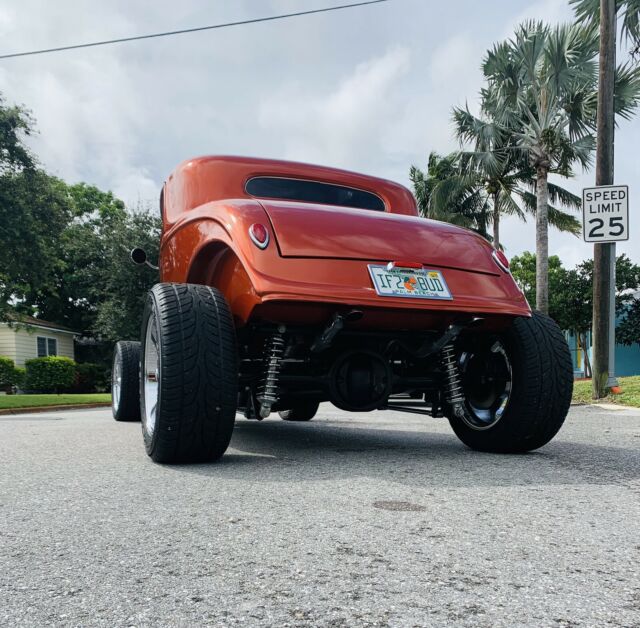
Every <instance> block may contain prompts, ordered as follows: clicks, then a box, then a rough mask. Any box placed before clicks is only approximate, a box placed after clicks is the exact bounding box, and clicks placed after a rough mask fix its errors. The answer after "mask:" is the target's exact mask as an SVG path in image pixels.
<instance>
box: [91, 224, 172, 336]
mask: <svg viewBox="0 0 640 628" xmlns="http://www.w3.org/2000/svg"><path fill="white" fill-rule="evenodd" d="M160 229H161V220H160V217H159V216H158V215H157V214H154V213H150V212H148V211H137V212H135V213H130V214H127V216H126V219H125V220H124V221H123V222H121V223H119V224H118V228H117V229H116V230H115V231H114V232H113V233H112V234H111V238H110V241H109V247H108V250H107V252H106V261H107V267H106V268H107V272H106V274H105V275H104V276H103V298H102V300H101V301H100V303H99V305H98V315H97V317H96V322H95V331H96V332H97V333H98V334H99V335H100V337H101V338H102V339H104V340H108V341H116V340H120V339H131V340H137V339H138V338H139V337H140V328H141V325H142V310H143V309H144V302H145V298H146V294H147V292H148V291H149V289H150V288H151V287H152V286H153V284H155V283H157V281H158V272H157V271H155V270H153V269H151V268H149V267H147V266H142V267H140V266H135V265H134V264H132V263H131V261H130V259H129V252H130V250H131V249H132V248H134V247H136V246H140V247H142V248H143V249H144V250H145V251H146V252H147V254H148V256H149V259H150V260H157V259H158V256H159V247H160Z"/></svg>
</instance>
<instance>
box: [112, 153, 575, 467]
mask: <svg viewBox="0 0 640 628" xmlns="http://www.w3.org/2000/svg"><path fill="white" fill-rule="evenodd" d="M160 211H161V213H162V221H163V232H162V240H161V246H160V260H159V270H160V281H161V283H158V284H157V285H155V286H154V287H153V289H152V290H151V291H150V292H149V294H148V297H147V301H146V307H145V311H144V315H143V321H142V337H141V342H131V341H121V342H119V343H117V345H116V349H115V354H114V362H113V414H114V417H115V419H116V420H120V421H126V420H140V419H142V430H143V436H144V442H145V446H146V450H147V453H148V454H149V456H151V458H152V459H153V460H155V461H158V462H189V461H206V460H215V459H217V458H219V457H220V456H221V455H222V454H223V453H224V451H225V450H226V448H227V446H228V445H229V441H230V438H231V433H232V430H233V426H234V421H235V416H236V413H237V412H241V413H243V414H244V416H245V417H246V418H247V419H257V420H261V419H264V418H266V417H268V416H269V414H270V413H271V412H278V413H279V415H280V416H281V417H282V418H283V419H285V420H287V421H308V420H310V419H311V418H313V416H314V415H315V413H316V412H317V410H318V405H319V404H320V403H321V402H324V401H331V402H332V403H333V404H334V405H335V406H337V407H338V408H340V409H342V410H345V411H352V412H368V411H370V410H376V409H393V410H396V411H405V412H412V413H420V414H430V415H433V416H445V417H447V418H448V420H449V421H450V423H451V426H452V428H453V430H454V432H455V433H456V434H457V435H458V437H459V438H460V439H461V440H462V441H463V442H464V443H466V444H467V445H468V446H469V447H471V448H474V449H478V450H483V451H492V452H523V451H528V450H531V449H535V448H537V447H540V446H542V445H544V444H545V443H547V442H548V441H549V440H551V438H553V436H554V435H555V434H556V433H557V431H558V430H559V429H560V427H561V425H562V423H563V421H564V419H565V416H566V414H567V411H568V408H569V402H570V398H571V391H572V382H573V378H572V364H571V359H570V354H569V350H568V347H567V344H566V342H565V340H564V337H563V334H562V333H561V331H560V329H559V328H558V327H557V325H556V324H555V323H554V322H553V321H552V320H551V319H550V318H548V317H547V316H544V315H542V314H540V313H537V312H532V311H531V310H530V308H529V305H528V304H527V301H526V299H525V297H524V296H523V294H522V292H521V291H520V289H519V288H518V286H517V285H516V283H515V281H514V280H513V278H512V276H511V274H510V272H509V262H508V260H507V258H506V257H505V256H504V254H503V253H502V252H501V251H496V250H494V249H493V248H492V246H491V245H490V244H489V243H488V242H487V241H486V240H484V239H483V238H482V237H480V236H479V235H477V234H475V233H473V232H471V231H468V230H465V229H461V228H458V227H455V226H452V225H449V224H444V223H440V222H436V221H433V220H427V219H424V218H421V217H419V216H418V212H417V209H416V203H415V200H414V198H413V196H412V195H411V193H410V192H409V191H408V190H407V189H406V188H404V187H403V186H401V185H398V184H396V183H392V182H390V181H385V180H382V179H377V178H374V177H369V176H364V175H361V174H356V173H353V172H346V171H343V170H337V169H334V168H325V167H320V166H311V165H305V164H298V163H290V162H284V161H273V160H262V159H250V158H240V157H201V158H198V159H192V160H189V161H186V162H184V163H182V164H181V165H180V166H178V168H177V169H176V170H175V172H174V173H173V174H172V175H171V176H170V177H169V179H168V180H167V182H166V183H165V185H164V188H163V190H162V195H161V201H160ZM132 258H133V259H134V261H136V262H138V263H144V262H146V254H145V253H144V251H142V250H140V249H136V250H134V251H133V252H132ZM147 263H148V262H147Z"/></svg>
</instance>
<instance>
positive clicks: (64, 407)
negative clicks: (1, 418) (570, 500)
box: [0, 401, 111, 415]
mask: <svg viewBox="0 0 640 628" xmlns="http://www.w3.org/2000/svg"><path fill="white" fill-rule="evenodd" d="M110 405H111V402H107V401H103V402H100V403H76V404H66V405H62V406H35V407H32V408H5V409H3V410H0V415H3V414H33V413H36V412H49V411H50V410H82V409H85V408H106V407H108V406H110Z"/></svg>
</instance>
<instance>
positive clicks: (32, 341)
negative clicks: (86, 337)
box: [0, 328, 75, 366]
mask: <svg viewBox="0 0 640 628" xmlns="http://www.w3.org/2000/svg"><path fill="white" fill-rule="evenodd" d="M4 331H5V329H2V331H0V334H2V332H4ZM6 331H8V332H9V333H10V334H13V342H14V349H13V351H12V353H8V354H3V353H2V352H1V351H0V355H8V356H9V357H10V358H13V360H14V361H15V363H16V366H24V363H25V361H26V360H31V359H32V358H37V357H38V341H37V340H36V338H37V337H38V336H43V337H45V338H55V339H56V340H57V341H58V355H60V356H66V357H68V358H71V359H75V355H74V351H73V335H72V334H66V333H61V332H57V331H56V330H55V329H39V328H31V329H29V330H26V329H24V328H18V329H7V330H6ZM0 337H2V336H0ZM0 342H1V341H0Z"/></svg>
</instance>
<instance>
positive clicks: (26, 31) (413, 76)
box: [0, 0, 640, 267]
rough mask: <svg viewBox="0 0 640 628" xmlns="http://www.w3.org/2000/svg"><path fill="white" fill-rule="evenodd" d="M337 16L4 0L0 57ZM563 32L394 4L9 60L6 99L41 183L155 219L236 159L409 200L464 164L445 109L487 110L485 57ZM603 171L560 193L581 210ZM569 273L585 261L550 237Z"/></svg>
mask: <svg viewBox="0 0 640 628" xmlns="http://www.w3.org/2000/svg"><path fill="white" fill-rule="evenodd" d="M336 4H343V2H340V1H338V0H335V1H334V2H330V1H328V0H233V1H232V0H181V1H180V2H175V1H171V2H169V1H167V0H153V1H152V0H137V1H136V2H131V1H130V0H110V2H99V1H98V0H93V1H91V0H84V1H82V2H78V1H77V0H56V2H51V1H49V0H21V1H20V2H17V1H15V0H11V1H9V0H2V1H1V2H0V53H8V52H18V51H22V50H29V49H38V48H46V47H53V46H57V45H67V44H74V43H82V42H85V41H94V40H102V39H108V38H113V37H126V36H130V35H138V34H145V33H152V32H157V31H165V30H174V29H180V28H190V27H195V26H202V25H207V24H215V23H219V22H228V21H236V20H242V19H249V18H255V17H262V16H268V15H274V14H277V13H286V12H292V11H300V10H307V9H312V8H319V7H327V6H332V5H336ZM529 18H533V19H544V20H545V21H547V22H549V23H555V22H562V21H570V20H571V19H572V13H571V10H570V8H569V6H568V0H538V1H531V0H491V1H489V0H486V1H485V2H478V1H477V0H456V1H455V2H445V3H441V2H435V0H391V1H389V2H387V3H384V4H379V5H372V6H368V7H360V8H355V9H347V10H344V11H335V12H330V13H324V14H320V15H313V16H305V17H300V18H294V19H290V20H282V21H278V22H268V23H262V24H253V25H246V26H240V27H236V28H228V29H224V30H215V31H205V32H201V33H194V34H189V35H179V36H175V37H169V38H162V39H154V40H147V41H139V42H131V43H123V44H117V45H114V46H107V47H103V48H92V49H82V50H76V51H68V52H61V53H55V54H50V55H40V56H33V57H25V58H17V59H5V60H0V92H2V93H3V94H4V97H5V98H6V100H7V101H8V102H9V103H19V104H23V105H24V106H25V107H27V108H28V109H29V110H31V112H32V114H33V116H34V118H35V119H36V120H37V128H38V134H37V136H35V137H34V138H33V140H31V144H32V146H33V149H34V151H35V152H36V154H37V155H38V156H39V158H40V160H41V162H42V164H43V165H44V167H45V168H46V169H47V170H48V171H49V172H51V173H53V174H55V175H58V176H60V177H62V178H64V179H65V180H67V181H69V182H77V181H86V182H88V183H90V184H93V185H97V186H98V187H100V188H102V189H110V190H112V191H113V192H114V193H115V194H116V195H117V196H119V197H120V198H122V199H123V200H124V201H125V202H126V203H127V204H128V205H129V206H131V207H136V206H138V205H139V204H142V205H152V206H156V205H157V199H158V196H159V192H160V188H161V186H162V182H163V181H164V180H165V179H166V177H167V176H168V175H169V173H170V172H171V171H172V170H173V168H174V167H175V166H176V165H177V164H178V163H180V162H181V161H183V160H184V159H187V158H190V157H195V156H198V155H204V154H236V155H251V156H257V157H272V158H279V159H292V160H296V161H305V162H311V163H319V164H323V165H328V166H337V167H341V168H347V169H349V170H355V171H359V172H364V173H366V174H371V175H376V176H382V177H385V178H388V179H392V180H395V181H398V182H400V183H403V184H405V185H407V186H409V178H408V172H409V167H410V166H411V165H412V164H415V165H417V166H419V167H422V168H426V162H427V157H428V154H429V152H430V151H437V152H439V153H447V152H449V151H452V150H455V149H456V148H458V143H457V141H456V140H455V137H454V134H453V126H452V122H451V108H452V107H453V106H464V105H465V104H466V103H468V105H469V107H470V108H471V109H475V108H476V107H477V94H478V91H479V89H480V87H481V86H482V76H481V71H480V64H481V60H482V57H483V55H484V53H485V52H486V50H487V49H488V48H489V47H490V46H491V45H492V44H493V43H494V42H496V41H500V40H502V39H505V38H507V37H509V36H510V35H511V34H512V33H513V30H514V28H515V26H516V25H518V24H519V23H520V22H522V21H523V20H525V19H529ZM639 141H640V116H639V117H638V118H636V119H634V120H633V121H631V122H625V121H622V122H621V123H620V126H619V128H618V130H617V135H616V155H615V160H616V183H626V184H628V185H629V186H630V199H631V204H630V213H631V218H630V233H631V237H630V240H629V242H624V243H618V245H617V247H618V252H619V253H620V252H625V253H627V254H628V255H629V256H630V257H631V258H632V259H633V260H634V261H635V262H637V263H640V220H636V219H635V218H634V217H635V214H636V209H635V208H636V205H637V204H638V201H636V200H635V199H636V198H637V196H636V195H637V194H640V190H639V191H638V192H636V190H638V188H637V187H636V185H635V183H636V181H637V180H638V178H639V176H640V161H639V160H638V159H637V144H638V142H639ZM593 184H594V174H593V171H591V172H587V173H582V174H580V175H579V176H577V177H576V178H574V179H573V180H571V181H568V182H565V185H566V187H568V188H569V189H571V190H572V191H574V192H575V193H578V194H580V193H581V189H582V187H585V186H589V185H593ZM501 239H502V241H503V244H504V246H505V247H506V252H507V254H508V255H509V256H510V257H511V256H513V255H517V254H520V253H522V252H523V251H525V250H535V226H534V222H533V220H531V219H530V220H529V222H528V223H526V224H525V223H522V222H521V221H519V220H517V219H505V220H504V221H503V225H502V234H501ZM549 251H550V254H557V255H559V256H560V258H561V259H562V260H563V262H564V263H565V265H566V266H569V267H570V266H573V265H574V264H576V263H578V262H580V261H581V260H583V259H586V258H588V257H590V256H591V255H592V245H588V244H585V243H584V242H582V241H581V240H580V239H579V238H576V237H575V236H571V235H567V234H561V233H559V232H557V231H555V230H554V229H551V230H550V242H549Z"/></svg>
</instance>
